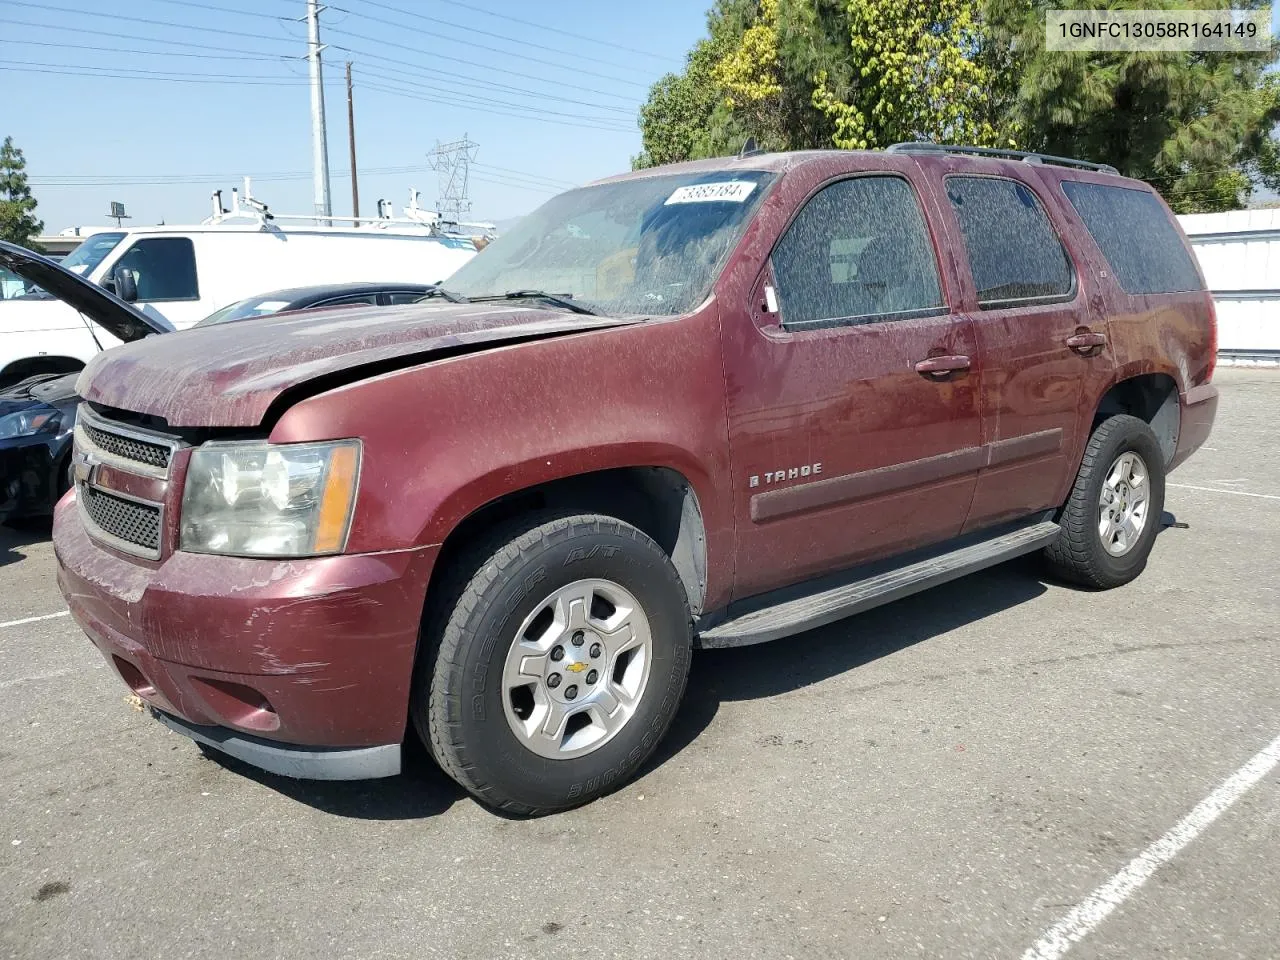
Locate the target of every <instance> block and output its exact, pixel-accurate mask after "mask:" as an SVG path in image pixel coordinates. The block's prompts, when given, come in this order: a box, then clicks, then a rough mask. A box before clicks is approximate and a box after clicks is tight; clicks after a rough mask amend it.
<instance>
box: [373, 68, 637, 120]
mask: <svg viewBox="0 0 1280 960" xmlns="http://www.w3.org/2000/svg"><path fill="white" fill-rule="evenodd" d="M384 59H385V58H384ZM357 62H358V61H357ZM393 62H399V61H393ZM362 69H363V70H364V71H365V72H369V69H370V68H369V67H367V66H365V67H363V68H362ZM373 69H376V70H382V71H384V72H385V73H386V74H387V75H388V76H386V77H384V79H399V78H401V77H404V78H409V79H411V80H416V81H418V82H422V81H423V80H432V81H433V82H436V83H439V82H442V81H438V80H435V77H434V76H432V77H428V76H425V75H424V74H422V73H418V72H413V71H410V70H402V69H396V68H394V67H383V66H381V65H375V67H374V68H373ZM429 73H432V74H439V75H440V76H443V77H445V78H446V81H444V82H451V83H457V84H459V85H460V86H468V87H476V88H479V89H481V90H488V89H490V88H492V89H494V90H496V91H498V92H503V93H508V94H517V95H519V96H526V97H535V98H537V99H539V100H555V101H557V102H559V103H574V104H577V105H579V106H583V107H593V108H595V109H597V110H607V111H609V112H610V113H619V114H623V115H625V116H627V117H631V116H634V115H635V110H634V108H629V107H618V106H614V105H613V104H610V103H597V102H596V101H594V100H577V99H575V98H573V97H559V96H556V95H555V94H550V93H538V92H537V91H532V90H522V89H520V88H519V87H512V86H508V85H506V84H495V83H488V84H485V83H467V82H460V81H458V80H456V79H454V78H452V77H451V75H450V74H448V73H445V72H444V71H441V70H432V71H429ZM469 96H474V94H469ZM496 102H498V103H506V102H508V101H505V100H501V101H496Z"/></svg>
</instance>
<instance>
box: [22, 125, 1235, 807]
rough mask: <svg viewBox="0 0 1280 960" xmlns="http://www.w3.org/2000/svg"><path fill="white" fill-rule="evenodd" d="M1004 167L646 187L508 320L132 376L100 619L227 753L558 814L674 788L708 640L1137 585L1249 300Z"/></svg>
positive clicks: (96, 447) (108, 651)
mask: <svg viewBox="0 0 1280 960" xmlns="http://www.w3.org/2000/svg"><path fill="white" fill-rule="evenodd" d="M975 152H976V151H975V150H974V149H973V148H940V147H937V146H932V145H903V146H900V147H896V148H893V149H891V150H888V151H885V152H879V153H873V152H835V151H831V152H812V153H797V154H781V155H778V154H774V155H747V156H743V157H740V158H733V159H715V160H704V161H698V162H694V163H688V164H679V165H675V166H670V167H659V168H655V169H648V170H643V171H637V172H633V173H629V174H625V175H623V176H621V177H617V178H613V179H609V180H605V181H601V182H599V183H596V184H592V185H590V186H587V187H584V188H581V189H577V190H573V191H570V192H568V193H565V194H562V195H560V196H559V197H556V198H554V199H552V200H550V201H548V203H547V204H545V205H544V206H543V207H541V208H540V209H539V210H538V211H536V212H534V213H533V214H530V215H529V216H528V217H526V218H524V219H523V220H522V221H521V222H520V223H519V224H518V225H517V226H516V227H515V228H513V229H512V230H511V231H509V232H508V233H507V234H506V235H505V236H503V237H502V238H500V239H499V240H497V241H495V242H494V243H493V244H492V245H491V246H490V247H489V249H487V250H486V251H485V252H484V255H483V256H479V257H476V258H475V259H473V260H472V261H471V262H469V263H468V264H466V265H465V266H463V267H462V269H461V270H459V271H458V272H457V273H456V274H454V276H453V277H451V278H450V280H449V281H448V286H449V288H450V289H451V291H452V292H453V293H454V294H455V295H460V296H462V297H465V298H467V299H468V301H469V302H457V303H449V302H443V301H442V300H441V299H433V300H431V301H428V302H425V303H422V304H418V305H413V306H407V307H403V308H391V309H386V310H381V311H372V310H368V309H360V308H354V309H350V310H335V311H326V312H325V313H324V314H305V313H303V314H292V315H281V316H277V317H271V318H266V319H264V320H260V321H257V322H254V323H249V324H244V325H242V326H238V327H237V328H235V329H219V328H217V327H214V328H212V329H207V330H195V331H189V332H187V333H184V334H182V335H181V336H176V337H160V338H156V339H153V340H150V341H148V342H145V343H138V344H130V345H127V346H124V347H121V348H119V349H117V350H112V351H109V352H107V353H105V354H103V355H101V356H99V357H98V358H97V359H95V360H94V361H93V362H92V363H91V364H90V366H89V368H88V369H87V370H86V372H85V375H84V386H85V389H86V395H85V396H86V402H85V405H84V406H83V407H82V419H81V423H80V424H79V425H78V427H77V430H80V429H82V428H83V429H85V433H84V434H83V435H82V436H78V437H77V447H76V454H75V456H76V466H75V470H76V485H75V490H74V492H73V493H71V494H69V495H68V496H67V497H65V498H64V499H63V500H62V501H61V502H60V504H59V506H58V512H57V516H56V519H55V522H54V547H55V550H56V553H57V558H58V565H59V569H58V578H59V583H60V586H61V588H62V591H63V594H64V595H65V596H66V598H67V601H68V603H69V605H70V608H71V612H72V614H73V615H74V616H75V619H76V621H77V622H78V623H79V624H80V625H81V626H82V627H83V628H84V630H85V632H86V633H87V634H88V636H89V638H90V639H91V640H92V641H93V643H94V644H95V645H96V646H97V647H98V648H99V649H100V650H101V651H102V653H103V654H104V655H105V656H106V658H107V660H108V661H109V662H110V663H111V664H112V665H113V666H114V668H115V669H116V670H117V671H118V673H119V674H120V676H121V677H122V678H123V680H124V682H125V683H126V684H128V686H129V687H130V688H131V689H133V690H134V691H135V692H136V693H137V694H138V696H140V697H141V698H142V699H143V700H144V701H146V702H147V703H148V704H149V705H150V706H151V708H152V709H153V711H154V715H155V716H156V717H157V719H159V720H160V721H162V722H163V723H165V724H166V725H168V726H169V727H171V728H173V729H176V730H180V731H182V732H183V733H184V734H186V735H187V736H189V737H192V738H194V739H196V740H198V741H201V742H203V743H205V744H207V745H209V746H212V747H214V748H216V749H219V750H222V751H224V752H226V753H228V754H232V755H234V756H238V757H241V758H243V759H245V760H248V761H250V762H252V763H255V764H258V765H260V766H261V767H263V768H265V769H268V770H274V771H276V772H279V773H285V774H289V775H292V776H306V777H324V778H359V777H375V776H385V775H390V774H393V773H395V772H396V771H398V770H399V769H400V757H401V748H402V742H403V741H404V739H405V737H406V736H414V735H415V734H416V735H417V736H419V737H420V738H421V739H422V741H423V742H424V743H425V744H426V745H427V748H428V749H429V750H430V751H431V753H432V755H433V756H434V757H435V759H436V760H437V761H438V762H439V764H440V765H441V767H442V768H443V769H444V770H445V771H447V772H448V773H449V774H450V775H451V776H452V777H454V778H455V779H456V780H457V781H458V782H459V783H460V784H462V785H463V786H464V787H465V788H466V789H468V790H469V791H471V792H472V793H473V794H474V795H475V796H476V797H478V798H480V799H481V800H483V801H484V802H486V803H488V804H491V805H493V806H495V807H499V808H502V809H504V810H508V811H512V812H519V813H526V814H529V813H540V812H547V811H552V810H559V809H564V808H566V807H570V806H573V805H575V804H579V803H583V802H586V801H588V800H590V799H592V798H593V797H596V796H599V795H600V794H602V793H604V792H606V791H608V790H611V789H614V788H615V787H617V786H618V785H619V784H621V783H623V782H625V781H626V780H627V779H628V778H629V777H630V776H631V775H632V774H633V773H634V772H635V771H636V770H637V768H638V767H639V766H640V764H642V763H643V762H644V760H645V758H646V757H647V756H649V754H650V753H651V752H652V751H653V749H654V748H655V747H656V746H657V744H658V742H659V741H660V740H661V739H662V738H663V736H664V734H665V733H666V731H667V729H668V726H669V725H670V723H671V721H672V718H673V717H674V715H675V712H676V710H677V708H678V707H679V704H680V700H681V697H682V695H683V692H684V687H685V681H686V677H687V674H688V667H689V661H690V655H691V652H692V650H693V648H694V647H695V645H698V644H701V645H703V646H729V645H735V644H748V643H757V642H760V641H765V640H773V639H778V638H785V637H791V636H793V635H795V634H797V633H800V632H801V631H804V630H807V629H810V628H812V627H815V626H818V625H821V624H825V623H829V622H831V621H834V620H836V619H838V618H841V617H845V616H848V615H850V614H855V613H858V612H860V611H862V610H865V609H867V608H869V607H872V606H875V605H876V604H879V603H884V602H886V601H889V600H892V599H895V598H898V597H902V596H905V595H907V594H910V593H913V592H915V591H918V590H921V589H924V588H926V587H929V586H931V585H933V584H937V583H941V582H944V581H947V580H950V579H953V578H955V577H958V576H961V575H964V574H966V573H968V572H971V571H974V570H978V569H981V568H983V567H986V566H989V565H991V564H994V563H998V562H1000V561H1002V560H1004V559H1007V558H1010V557H1014V556H1017V555H1019V554H1025V553H1030V552H1032V551H1044V553H1045V554H1046V556H1047V558H1048V561H1049V563H1050V566H1051V567H1052V569H1054V570H1056V571H1057V572H1058V573H1059V574H1060V575H1061V576H1063V577H1065V578H1067V579H1069V580H1072V581H1074V582H1078V583H1083V584H1087V585H1089V586H1091V587H1094V588H1106V587H1115V586H1119V585H1121V584H1124V583H1126V582H1128V581H1130V580H1132V579H1133V578H1134V577H1136V576H1137V575H1138V574H1139V573H1140V572H1141V571H1142V569H1143V567H1144V566H1145V564H1146V561H1147V557H1148V555H1149V553H1150V551H1151V549H1152V545H1153V542H1154V540H1155V537H1156V534H1157V530H1158V528H1159V526H1160V516H1161V509H1162V506H1163V500H1164V483H1165V476H1166V473H1167V471H1169V470H1172V469H1174V468H1175V467H1177V466H1178V464H1180V463H1181V462H1183V461H1184V460H1185V459H1186V458H1187V457H1188V456H1190V455H1191V454H1192V453H1193V452H1194V451H1195V450H1196V449H1197V448H1198V447H1199V446H1200V445H1201V444H1202V443H1203V442H1204V441H1205V438H1206V437H1207V436H1208V435H1209V431H1210V428H1211V424H1212V421H1213V417H1214V412H1215V410H1216V406H1217V390H1216V388H1215V387H1214V386H1213V384H1212V383H1211V379H1212V374H1213V369H1214V362H1215V340H1216V332H1215V329H1216V328H1215V319H1214V313H1213V303H1212V300H1211V299H1210V296H1209V294H1208V293H1207V292H1206V290H1205V287H1204V282H1203V279H1202V277H1201V275H1200V272H1199V270H1198V268H1197V266H1196V262H1195V260H1194V258H1193V256H1192V253H1191V250H1190V248H1189V247H1188V245H1187V243H1186V240H1185V238H1184V237H1183V236H1182V234H1181V233H1180V231H1179V229H1178V226H1177V223H1176V221H1175V220H1174V219H1173V217H1172V215H1171V214H1170V212H1169V210H1168V208H1167V207H1166V206H1165V205H1164V203H1163V202H1162V201H1161V199H1160V197H1159V196H1158V195H1157V194H1156V193H1155V192H1154V191H1153V190H1152V189H1151V188H1150V187H1149V186H1147V185H1146V184H1143V183H1140V182H1137V181H1134V180H1129V179H1126V178H1123V177H1121V176H1119V175H1117V174H1116V173H1115V172H1114V171H1113V170H1110V169H1109V168H1101V167H1098V166H1097V165H1093V164H1087V163H1082V162H1077V161H1071V160H1060V159H1055V158H1051V157H1041V156H1028V155H1021V154H1013V153H1004V154H999V155H996V156H974V155H973V154H974V153H975ZM44 285H45V286H46V289H52V287H50V286H49V284H47V283H46V284H44ZM442 296H443V292H442ZM415 414H416V415H415ZM90 431H92V432H90ZM1078 602H1079V603H1082V604H1085V603H1090V602H1092V601H1091V599H1090V595H1089V594H1087V593H1081V594H1080V595H1079V597H1078ZM783 642H787V641H785V640H784V641H783Z"/></svg>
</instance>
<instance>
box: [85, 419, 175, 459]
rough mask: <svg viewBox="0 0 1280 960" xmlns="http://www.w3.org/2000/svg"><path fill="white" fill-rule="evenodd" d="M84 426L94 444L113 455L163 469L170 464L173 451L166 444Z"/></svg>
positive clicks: (87, 425)
mask: <svg viewBox="0 0 1280 960" xmlns="http://www.w3.org/2000/svg"><path fill="white" fill-rule="evenodd" d="M83 427H84V432H85V433H86V434H88V436H89V439H90V440H91V441H92V442H93V445H94V446H96V447H97V448H98V449H100V450H104V451H106V452H107V453H109V454H111V455H112V456H115V457H119V458H121V459H122V460H132V461H134V462H135V463H145V464H147V465H149V466H152V467H160V468H162V469H167V468H168V466H169V456H170V453H171V452H172V451H171V449H170V448H169V447H168V446H165V445H164V444H161V443H148V442H147V441H145V440H137V439H134V438H133V437H125V436H121V435H120V434H118V433H108V432H107V431H106V430H99V429H98V428H97V427H94V426H91V425H89V424H87V423H86V424H83Z"/></svg>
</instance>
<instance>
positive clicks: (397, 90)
mask: <svg viewBox="0 0 1280 960" xmlns="http://www.w3.org/2000/svg"><path fill="white" fill-rule="evenodd" d="M361 89H362V90H373V91H377V92H378V93H386V94H391V95H393V96H398V97H404V98H405V99H407V100H416V101H418V102H420V103H444V104H449V105H451V106H462V107H468V108H470V109H472V110H476V111H479V112H481V113H492V114H494V115H496V116H500V117H516V118H517V119H521V120H541V121H542V122H544V123H555V124H561V125H564V126H570V127H582V128H586V129H593V130H607V131H609V132H611V133H629V132H630V130H629V129H628V128H626V127H622V126H617V125H612V126H609V125H605V124H602V123H598V122H597V123H593V122H591V120H590V118H587V119H582V118H574V117H572V116H568V117H563V118H562V117H559V116H544V115H535V114H534V113H527V112H526V113H517V112H512V111H510V110H502V109H500V108H498V107H485V106H479V105H477V104H474V103H467V102H465V101H458V100H449V99H447V98H444V97H433V96H427V95H424V94H423V93H421V92H418V91H415V90H412V89H405V88H403V87H389V86H384V85H383V84H379V83H367V82H366V83H363V84H361Z"/></svg>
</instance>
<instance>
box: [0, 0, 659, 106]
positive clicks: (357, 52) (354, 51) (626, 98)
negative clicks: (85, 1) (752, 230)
mask: <svg viewBox="0 0 1280 960" xmlns="http://www.w3.org/2000/svg"><path fill="white" fill-rule="evenodd" d="M5 2H7V3H10V4H12V5H16V6H22V7H32V8H35V9H39V10H45V9H49V8H47V7H46V6H44V5H41V4H37V3H30V2H27V0H5ZM56 9H58V10H59V11H60V12H63V13H74V14H81V15H85V16H99V17H109V18H111V19H114V20H122V21H127V22H131V23H141V24H145V25H148V26H155V27H167V28H172V29H176V30H194V31H198V32H204V33H207V30H206V28H204V27H198V26H193V25H191V24H185V23H175V22H173V21H166V20H153V19H149V18H143V17H126V16H123V15H114V14H101V13H96V12H95V11H91V10H72V9H69V8H65V7H62V8H56ZM273 19H274V18H273ZM7 24H10V25H18V26H29V27H35V28H37V29H41V30H54V31H65V32H71V33H87V34H90V35H93V36H98V37H112V38H117V39H123V40H134V41H144V42H147V43H162V44H165V45H172V46H181V47H188V48H195V49H198V50H204V49H208V44H207V43H193V42H190V41H184V40H173V39H169V38H159V37H140V36H137V35H136V34H124V33H112V32H108V31H102V30H90V29H85V28H80V27H68V26H64V25H61V24H50V23H36V22H32V21H30V20H9V21H7ZM332 33H333V31H332V30H331V31H330V35H331V36H332ZM344 33H346V35H347V36H351V37H354V38H356V39H358V40H368V41H369V42H371V43H374V44H377V45H378V46H382V47H395V48H398V49H402V50H406V51H408V52H410V53H413V54H415V55H416V56H419V57H421V56H422V55H423V51H422V50H421V49H420V48H419V47H411V46H407V45H405V44H400V43H396V42H394V41H390V40H382V39H379V38H377V37H371V36H368V35H366V34H358V33H350V32H349V31H344ZM223 34H225V35H227V36H234V37H239V38H241V39H248V40H254V41H262V40H263V39H264V38H263V37H261V36H259V35H258V34H253V33H239V32H233V31H223ZM329 45H330V46H331V47H333V48H334V49H337V50H341V51H343V52H345V53H348V54H351V55H353V56H355V57H364V58H367V59H372V60H381V61H385V62H387V63H392V64H396V65H398V66H400V67H402V68H410V69H416V70H419V71H425V72H429V73H437V74H441V75H443V76H453V75H452V74H450V73H446V72H445V71H439V70H430V69H429V68H426V67H417V66H415V65H414V64H410V63H408V62H406V61H405V60H404V58H402V57H389V56H386V55H384V54H380V53H374V52H373V51H369V50H362V49H359V48H356V47H349V46H343V45H340V44H335V43H330V44H329ZM219 49H223V50H226V51H228V52H239V51H232V50H231V48H228V47H225V46H224V47H220V48H219ZM242 52H244V53H245V54H246V55H249V56H257V55H260V54H261V53H263V51H257V50H246V51H242ZM281 56H282V57H283V58H286V59H297V58H294V57H289V56H287V55H283V54H282V55H281ZM430 56H431V59H433V60H447V61H449V62H451V63H459V64H462V65H464V66H467V67H472V68H475V67H476V63H475V61H474V60H466V59H463V58H462V57H454V56H450V55H448V54H445V53H440V52H437V51H432V52H431V54H430ZM486 69H487V70H488V71H489V72H490V73H502V74H506V75H508V76H513V77H517V78H519V79H520V80H523V81H525V82H526V83H528V82H533V83H539V84H548V85H554V86H557V87H560V88H563V82H562V81H557V80H551V79H548V78H545V77H538V76H534V75H532V74H529V73H522V72H521V71H519V70H509V69H507V68H505V67H498V66H489V67H487V68H486ZM458 80H459V81H462V80H465V81H468V82H470V83H472V84H483V85H491V86H494V87H495V88H498V89H504V90H509V91H513V92H524V91H525V90H526V88H523V87H512V86H510V85H506V84H495V83H493V82H492V81H489V80H483V79H480V78H477V77H473V76H471V75H469V74H462V75H461V77H459V78H458ZM620 82H623V83H629V82H630V81H620ZM574 89H575V90H576V91H578V92H581V93H593V94H596V95H598V96H602V97H612V98H615V99H618V100H621V101H623V102H624V103H630V104H634V103H637V102H638V100H637V98H635V97H634V96H631V95H627V94H620V93H617V92H614V91H611V90H600V89H598V88H594V87H584V86H582V85H581V84H577V83H575V84H574ZM527 92H528V93H530V94H535V95H538V96H543V95H544V94H541V93H538V92H537V91H532V90H528V91H527ZM601 106H604V105H603V104H602V105H601Z"/></svg>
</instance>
